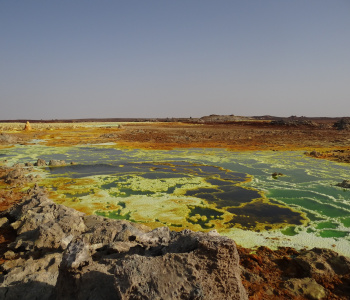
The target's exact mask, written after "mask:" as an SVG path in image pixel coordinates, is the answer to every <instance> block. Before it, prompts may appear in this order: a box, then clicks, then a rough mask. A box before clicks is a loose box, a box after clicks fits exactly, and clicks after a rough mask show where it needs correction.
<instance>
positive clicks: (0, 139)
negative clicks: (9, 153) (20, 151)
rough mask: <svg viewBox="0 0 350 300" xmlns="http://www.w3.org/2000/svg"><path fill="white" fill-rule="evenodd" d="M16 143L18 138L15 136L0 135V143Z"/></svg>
mask: <svg viewBox="0 0 350 300" xmlns="http://www.w3.org/2000/svg"><path fill="white" fill-rule="evenodd" d="M17 142H18V138H17V137H16V136H13V135H10V134H5V133H1V134H0V143H6V144H15V143H17Z"/></svg>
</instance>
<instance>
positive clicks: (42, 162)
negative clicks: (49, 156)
mask: <svg viewBox="0 0 350 300" xmlns="http://www.w3.org/2000/svg"><path fill="white" fill-rule="evenodd" d="M34 166H38V167H44V166H46V161H45V160H44V159H41V158H39V159H38V160H37V162H36V163H35V164H34Z"/></svg>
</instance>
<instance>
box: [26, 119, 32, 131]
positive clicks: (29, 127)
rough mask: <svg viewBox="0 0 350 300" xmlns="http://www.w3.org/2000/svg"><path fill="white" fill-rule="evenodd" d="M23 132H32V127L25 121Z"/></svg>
mask: <svg viewBox="0 0 350 300" xmlns="http://www.w3.org/2000/svg"><path fill="white" fill-rule="evenodd" d="M24 130H26V131H29V130H32V126H31V125H30V123H29V121H27V123H26V125H25V126H24Z"/></svg>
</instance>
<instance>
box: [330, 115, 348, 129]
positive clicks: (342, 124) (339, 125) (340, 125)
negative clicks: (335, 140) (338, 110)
mask: <svg viewBox="0 0 350 300" xmlns="http://www.w3.org/2000/svg"><path fill="white" fill-rule="evenodd" d="M333 127H335V128H336V129H338V130H347V129H350V118H341V119H340V120H339V121H338V122H335V123H334V124H333Z"/></svg>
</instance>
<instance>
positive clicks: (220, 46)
mask: <svg viewBox="0 0 350 300" xmlns="http://www.w3.org/2000/svg"><path fill="white" fill-rule="evenodd" d="M0 37H1V44H0V45H1V47H0V101H1V109H0V119H22V118H24V119H55V118H59V119H62V118H88V117H91V118H93V117H94V118H108V117H116V118H117V117H190V116H192V117H200V116H203V115H208V114H235V115H245V116H252V115H265V114H270V115H277V116H290V115H298V116H301V115H306V116H349V115H350V1H349V0H332V1H331V0H329V1H323V0H302V1H298V0H293V1H287V0H286V1H284V0H279V1H277V0H264V1H262V0H255V1H253V0H252V1H248V0H247V1H244V0H241V1H234V0H231V1H228V0H221V1H214V0H211V1H208V0H186V1H185V0H176V1H175V0H171V1H170V0H159V1H155V0H139V1H136V0H135V1H134V0H124V1H117V0H99V1H97V0H96V1H91V0H59V1H47V0H35V1H34V0H22V1H19V0H2V1H0Z"/></svg>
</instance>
